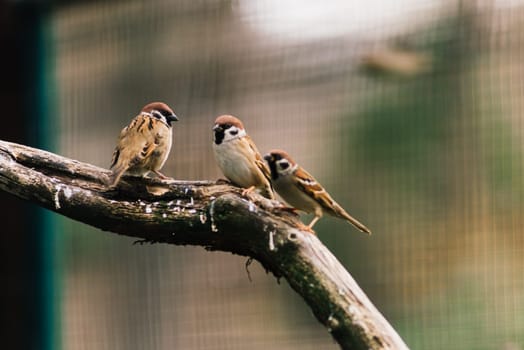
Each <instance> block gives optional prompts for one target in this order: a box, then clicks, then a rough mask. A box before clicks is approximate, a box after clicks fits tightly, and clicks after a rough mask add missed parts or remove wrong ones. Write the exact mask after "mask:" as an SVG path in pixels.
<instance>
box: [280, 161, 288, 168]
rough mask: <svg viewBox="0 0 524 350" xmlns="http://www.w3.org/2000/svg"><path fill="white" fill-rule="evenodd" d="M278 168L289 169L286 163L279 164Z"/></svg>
mask: <svg viewBox="0 0 524 350" xmlns="http://www.w3.org/2000/svg"><path fill="white" fill-rule="evenodd" d="M280 168H281V169H282V170H286V169H287V168H289V163H288V162H283V163H280Z"/></svg>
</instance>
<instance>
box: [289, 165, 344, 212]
mask: <svg viewBox="0 0 524 350" xmlns="http://www.w3.org/2000/svg"><path fill="white" fill-rule="evenodd" d="M295 178H296V179H297V185H298V186H299V187H300V188H301V189H302V191H304V192H305V193H307V194H308V195H309V196H311V197H312V198H314V199H315V200H316V201H317V202H318V204H320V205H321V206H322V208H323V209H324V210H326V211H328V212H331V213H333V214H335V215H337V214H338V213H337V212H336V210H334V209H335V208H336V207H337V206H338V205H337V204H336V202H335V201H334V200H333V198H331V196H330V195H329V193H327V191H326V190H325V189H324V187H322V185H320V184H319V183H318V181H317V180H316V179H315V178H314V177H313V176H312V175H311V174H309V173H308V172H307V171H305V170H304V169H302V168H300V167H299V168H298V169H297V170H295ZM333 204H335V205H333Z"/></svg>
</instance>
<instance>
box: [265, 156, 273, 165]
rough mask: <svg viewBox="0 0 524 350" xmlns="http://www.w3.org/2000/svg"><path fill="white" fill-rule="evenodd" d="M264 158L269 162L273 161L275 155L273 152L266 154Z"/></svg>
mask: <svg viewBox="0 0 524 350" xmlns="http://www.w3.org/2000/svg"><path fill="white" fill-rule="evenodd" d="M264 159H265V160H266V162H268V163H269V162H271V161H273V156H272V155H271V154H266V155H265V156H264Z"/></svg>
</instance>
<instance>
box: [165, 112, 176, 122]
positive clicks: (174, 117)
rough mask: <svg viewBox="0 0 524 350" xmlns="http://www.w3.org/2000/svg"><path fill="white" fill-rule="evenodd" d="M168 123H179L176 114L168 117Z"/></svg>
mask: <svg viewBox="0 0 524 350" xmlns="http://www.w3.org/2000/svg"><path fill="white" fill-rule="evenodd" d="M167 121H168V122H177V121H178V117H177V116H176V115H174V114H171V115H168V116H167Z"/></svg>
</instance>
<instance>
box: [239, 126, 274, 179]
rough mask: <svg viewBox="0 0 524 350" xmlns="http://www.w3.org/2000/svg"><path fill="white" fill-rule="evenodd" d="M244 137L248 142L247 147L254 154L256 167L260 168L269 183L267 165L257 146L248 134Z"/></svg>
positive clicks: (269, 177)
mask: <svg viewBox="0 0 524 350" xmlns="http://www.w3.org/2000/svg"><path fill="white" fill-rule="evenodd" d="M245 138H246V140H247V142H248V144H249V148H250V149H251V151H252V152H253V153H254V154H255V163H256V164H257V167H258V168H259V169H260V171H261V172H262V174H264V177H265V178H266V179H267V180H268V181H269V183H271V172H270V171H269V167H268V166H267V164H266V162H265V161H264V158H262V156H261V155H260V152H259V151H258V149H257V146H256V145H255V143H254V142H253V140H252V139H251V138H250V137H249V136H248V135H246V136H245Z"/></svg>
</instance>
